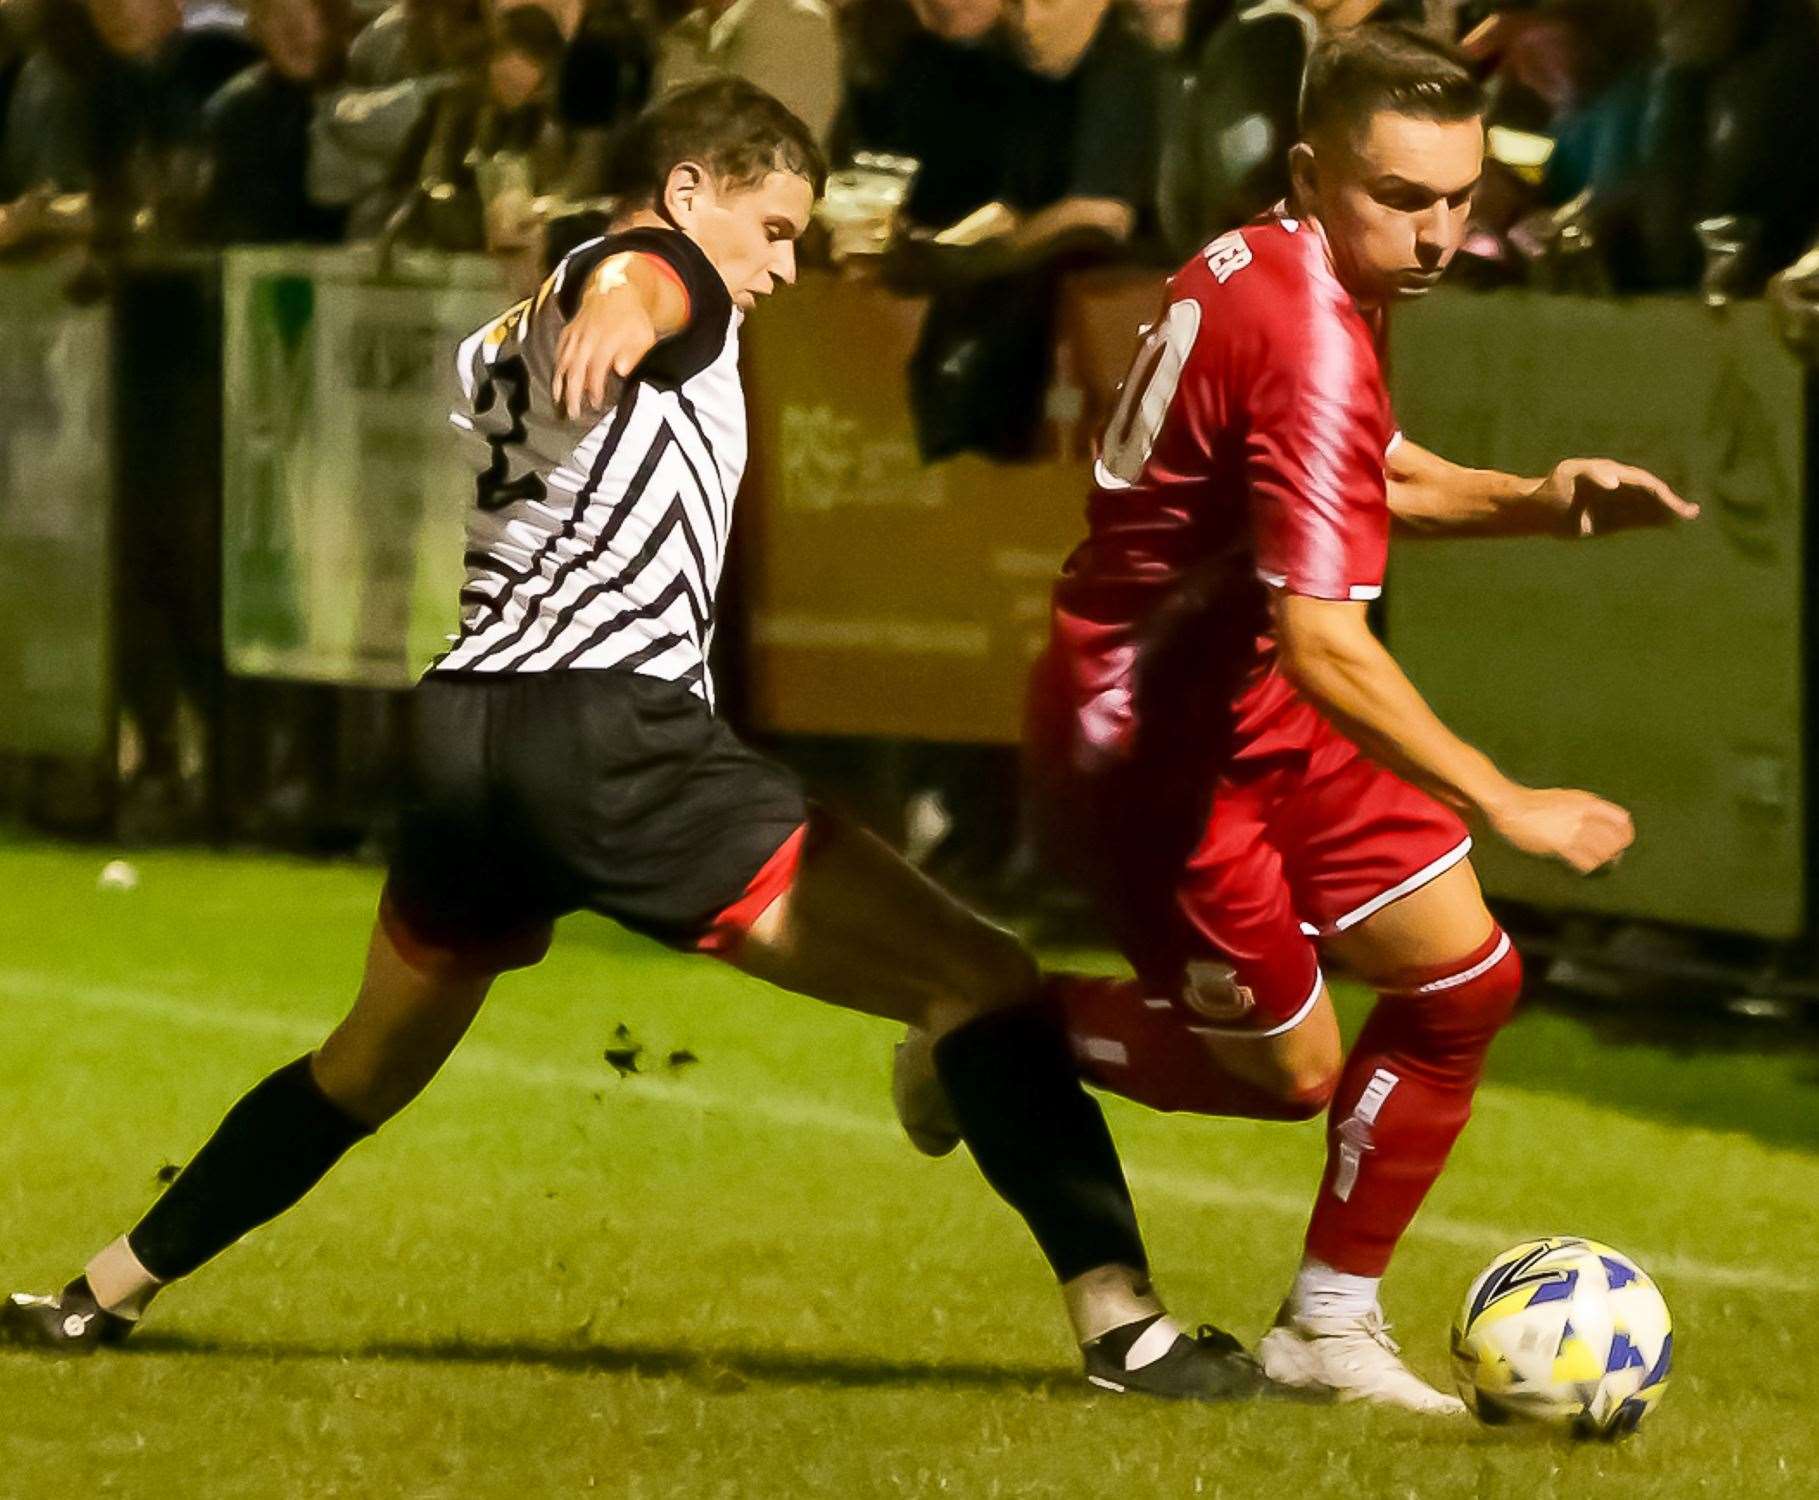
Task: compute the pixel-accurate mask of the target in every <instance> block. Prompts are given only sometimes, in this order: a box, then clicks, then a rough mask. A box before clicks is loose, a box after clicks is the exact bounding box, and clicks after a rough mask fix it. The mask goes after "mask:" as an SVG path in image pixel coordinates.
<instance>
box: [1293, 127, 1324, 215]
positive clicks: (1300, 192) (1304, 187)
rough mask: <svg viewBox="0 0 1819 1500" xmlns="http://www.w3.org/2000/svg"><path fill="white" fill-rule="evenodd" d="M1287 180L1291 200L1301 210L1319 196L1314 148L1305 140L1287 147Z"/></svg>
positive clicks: (1318, 170) (1317, 163) (1318, 176)
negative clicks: (1291, 191)
mask: <svg viewBox="0 0 1819 1500" xmlns="http://www.w3.org/2000/svg"><path fill="white" fill-rule="evenodd" d="M1288 180H1289V183H1290V186H1291V187H1292V189H1293V197H1292V199H1291V201H1292V202H1293V203H1294V204H1295V205H1296V206H1297V207H1299V208H1301V209H1302V210H1303V211H1305V210H1306V209H1308V208H1310V207H1312V206H1313V204H1314V202H1315V200H1316V199H1317V198H1318V197H1319V187H1320V166H1319V160H1318V158H1317V157H1316V156H1315V155H1314V148H1313V147H1312V146H1310V145H1309V144H1308V143H1307V142H1306V141H1296V142H1295V144H1294V145H1292V146H1290V147H1289V148H1288Z"/></svg>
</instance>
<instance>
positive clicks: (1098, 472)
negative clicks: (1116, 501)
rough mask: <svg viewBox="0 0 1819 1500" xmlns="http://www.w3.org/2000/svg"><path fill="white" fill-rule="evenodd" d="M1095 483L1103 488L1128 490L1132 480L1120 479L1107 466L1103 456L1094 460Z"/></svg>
mask: <svg viewBox="0 0 1819 1500" xmlns="http://www.w3.org/2000/svg"><path fill="white" fill-rule="evenodd" d="M1093 483H1094V484H1096V485H1098V486H1099V488H1100V489H1102V490H1128V489H1129V488H1130V487H1131V482H1130V480H1128V479H1120V478H1119V477H1118V476H1117V475H1116V474H1114V473H1113V472H1112V471H1111V470H1110V469H1108V468H1106V466H1105V460H1104V459H1102V458H1095V459H1094V460H1093Z"/></svg>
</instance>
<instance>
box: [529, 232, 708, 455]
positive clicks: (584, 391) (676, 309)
mask: <svg viewBox="0 0 1819 1500" xmlns="http://www.w3.org/2000/svg"><path fill="white" fill-rule="evenodd" d="M555 295H556V294H555V293H554V292H552V290H551V289H550V287H549V286H546V287H545V289H544V291H542V292H540V293H538V297H539V299H542V298H544V297H546V296H547V297H553V296H555ZM688 320H689V296H688V293H687V291H686V290H684V288H683V284H682V280H681V278H680V277H679V276H677V274H676V273H675V271H674V270H672V269H671V267H670V266H669V265H668V263H667V262H665V261H662V260H659V259H658V258H657V257H656V256H653V255H649V254H646V253H644V252H643V251H637V250H625V251H621V252H619V253H618V254H616V255H609V256H608V257H607V258H606V259H605V260H603V261H601V262H600V263H599V264H598V265H597V266H594V267H593V268H592V269H591V270H589V271H588V272H587V274H586V278H585V281H584V284H583V286H582V289H581V292H580V295H579V297H578V298H577V299H576V300H575V310H574V313H573V314H572V315H571V316H570V317H569V318H568V319H567V321H566V322H564V324H563V325H562V332H561V333H560V334H559V335H558V336H557V339H556V360H555V369H554V372H553V373H552V375H551V378H550V396H551V398H552V399H553V400H554V402H555V404H556V408H557V410H558V411H560V412H562V413H563V414H564V415H565V416H567V417H568V418H569V420H570V421H574V420H575V419H577V418H579V417H580V416H581V414H582V413H583V412H586V411H594V412H597V411H601V410H604V409H605V407H606V406H607V405H608V397H609V395H611V394H612V393H613V391H614V390H615V389H616V386H617V384H618V383H619V382H621V381H624V380H625V379H627V378H628V377H629V376H630V375H631V373H632V371H634V370H635V369H637V368H638V365H639V363H640V362H641V361H642V360H643V359H644V357H645V355H647V354H649V353H650V352H651V350H652V349H654V348H655V347H656V346H657V345H658V344H659V343H661V342H662V341H663V340H664V339H666V338H670V337H672V336H673V335H675V334H677V333H680V332H681V331H682V330H683V329H684V328H685V327H687V326H688Z"/></svg>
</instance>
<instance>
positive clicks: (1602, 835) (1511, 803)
mask: <svg viewBox="0 0 1819 1500" xmlns="http://www.w3.org/2000/svg"><path fill="white" fill-rule="evenodd" d="M1231 274H1232V276H1233V278H1234V281H1233V284H1234V285H1236V284H1237V280H1238V279H1239V278H1242V277H1243V275H1244V272H1243V271H1242V270H1235V271H1233V272H1232V273H1231ZM1286 290H1287V292H1288V293H1289V295H1288V296H1286V297H1283V298H1281V299H1278V300H1279V303H1280V304H1281V305H1280V306H1277V305H1272V306H1271V307H1270V308H1269V309H1268V316H1270V317H1271V318H1275V319H1279V318H1281V317H1282V316H1283V315H1284V313H1286V314H1288V315H1290V316H1292V317H1294V319H1295V321H1294V322H1292V323H1290V324H1287V325H1283V324H1280V323H1278V324H1276V325H1274V326H1273V331H1274V332H1275V333H1276V337H1274V338H1272V339H1269V340H1266V341H1262V344H1261V349H1260V353H1259V356H1258V363H1257V364H1256V365H1254V366H1253V367H1252V368H1251V370H1250V371H1249V372H1248V375H1249V378H1248V380H1247V383H1246V391H1247V396H1246V400H1247V411H1248V416H1249V423H1248V428H1247V431H1246V434H1245V477H1246V481H1247V487H1248V489H1249V492H1250V509H1251V521H1252V538H1253V542H1254V544H1255V547H1256V563H1257V570H1258V572H1259V574H1260V575H1261V576H1262V577H1263V579H1264V581H1265V582H1266V583H1267V584H1268V585H1269V590H1270V608H1271V612H1272V615H1273V620H1274V624H1275V635H1276V644H1277V651H1278V661H1279V664H1280V667H1281V670H1282V671H1283V673H1284V674H1285V675H1286V676H1287V677H1288V679H1289V680H1290V681H1291V682H1292V683H1294V685H1295V686H1296V687H1297V688H1298V689H1299V690H1300V692H1301V693H1302V695H1303V696H1304V697H1306V698H1308V699H1309V700H1310V701H1312V702H1313V703H1314V705H1315V706H1316V707H1318V708H1319V709H1321V710H1322V711H1323V712H1324V713H1325V714H1326V715H1327V717H1328V718H1330V719H1331V720H1332V721H1333V722H1334V723H1335V724H1337V725H1338V726H1339V727H1340V729H1342V730H1343V731H1344V732H1345V733H1346V734H1347V735H1348V736H1349V737H1350V738H1351V739H1352V740H1353V742H1354V743H1356V744H1357V745H1358V747H1359V748H1360V749H1361V750H1363V751H1364V752H1365V753H1366V754H1367V755H1369V756H1370V757H1371V758H1372V759H1373V760H1376V761H1378V762H1379V763H1381V764H1383V765H1386V766H1388V767H1389V768H1390V769H1391V770H1392V771H1395V772H1396V773H1397V774H1398V775H1400V776H1402V777H1404V778H1405V779H1406V780H1409V781H1412V782H1414V783H1415V784H1416V785H1417V786H1420V787H1422V788H1424V789H1425V790H1427V791H1429V792H1430V793H1432V794H1433V795H1434V796H1436V797H1439V798H1440V799H1441V800H1443V801H1445V802H1448V803H1450V804H1452V805H1453V806H1454V807H1456V808H1458V809H1460V810H1461V811H1463V812H1475V813H1477V814H1479V815H1481V816H1482V817H1483V818H1484V819H1485V821H1487V822H1488V823H1489V824H1490V826H1491V827H1492V828H1493V829H1494V830H1495V831H1496V832H1497V833H1498V834H1500V835H1501V836H1502V837H1503V838H1505V839H1507V840H1508V841H1509V842H1510V843H1512V844H1514V845H1515V846H1516V847H1517V848H1518V849H1521V850H1523V851H1524V852H1525V853H1528V854H1536V855H1542V856H1551V857H1553V858H1556V859H1559V860H1562V861H1563V862H1565V863H1566V864H1568V865H1570V866H1572V868H1573V869H1575V870H1578V871H1579V872H1581V873H1582V874H1589V873H1590V872H1591V871H1593V870H1595V869H1598V868H1599V867H1600V866H1602V865H1606V864H1609V863H1610V861H1612V860H1613V859H1615V858H1616V857H1617V856H1618V855H1619V854H1621V853H1622V852H1623V850H1624V849H1625V848H1626V847H1628V845H1629V843H1630V841H1631V839H1632V838H1633V837H1634V830H1633V829H1632V827H1631V825H1630V818H1629V814H1628V813H1626V812H1625V811H1624V810H1623V809H1622V808H1620V807H1617V806H1615V805H1614V804H1612V803H1609V802H1606V801H1604V800H1603V799H1602V798H1600V797H1595V796H1593V795H1592V794H1591V793H1590V792H1580V791H1569V790H1564V789H1558V788H1548V789H1539V790H1538V789H1536V788H1532V787H1525V786H1520V785H1518V784H1517V783H1516V782H1514V781H1512V780H1510V779H1509V778H1508V777H1507V776H1505V775H1504V774H1503V773H1502V772H1501V771H1499V770H1498V769H1497V767H1496V766H1495V765H1494V764H1493V763H1492V761H1491V760H1490V758H1489V757H1488V756H1486V755H1484V754H1483V753H1482V752H1480V751H1478V750H1475V749H1474V748H1472V746H1470V745H1468V744H1466V743H1465V741H1463V740H1462V739H1460V738H1459V737H1458V736H1457V735H1455V734H1454V733H1453V732H1452V731H1451V730H1450V729H1448V728H1447V727H1446V725H1445V724H1443V723H1442V722H1441V721H1440V717H1439V715H1437V714H1436V713H1435V712H1434V711H1433V709H1432V708H1430V707H1429V706H1428V704H1427V702H1426V700H1424V699H1423V698H1422V696H1421V694H1420V693H1419V692H1417V691H1416V689H1415V686H1414V684H1413V683H1411V682H1410V681H1409V680H1408V678H1407V677H1406V676H1405V675H1404V674H1403V671H1402V669H1401V668H1400V667H1399V666H1398V665H1397V664H1396V661H1395V658H1394V657H1392V656H1391V655H1390V654H1389V652H1388V651H1387V650H1385V649H1384V647H1383V644H1382V642H1380V641H1379V640H1378V639H1377V638H1376V636H1375V635H1373V634H1372V633H1371V629H1370V625H1369V623H1368V622H1367V620H1366V617H1365V610H1366V607H1367V603H1368V601H1369V600H1371V599H1373V598H1375V597H1376V596H1377V595H1378V594H1379V593H1380V592H1381V586H1382V582H1383V570H1384V564H1385V561H1386V557H1387V553H1388V545H1389V531H1390V519H1391V507H1390V503H1389V496H1388V494H1387V489H1386V476H1385V472H1384V456H1385V450H1386V448H1389V447H1393V446H1394V443H1393V440H1392V430H1393V422H1392V420H1391V418H1390V416H1389V411H1388V401H1387V397H1386V396H1385V395H1384V392H1383V385H1382V376H1381V373H1380V370H1379V366H1378V361H1377V355H1376V351H1375V349H1374V348H1373V347H1372V345H1371V343H1370V342H1369V340H1368V338H1367V336H1366V335H1365V333H1364V331H1363V326H1362V324H1359V323H1357V322H1356V321H1355V320H1353V319H1351V318H1349V317H1347V316H1346V315H1345V310H1344V308H1343V307H1342V306H1337V305H1336V304H1335V303H1334V302H1333V301H1332V300H1331V299H1328V298H1312V299H1310V300H1309V301H1308V302H1307V303H1305V304H1301V305H1298V304H1297V301H1296V296H1295V294H1296V293H1297V292H1299V291H1301V290H1302V288H1301V287H1300V286H1298V285H1293V284H1291V285H1290V286H1288V287H1287V288H1286Z"/></svg>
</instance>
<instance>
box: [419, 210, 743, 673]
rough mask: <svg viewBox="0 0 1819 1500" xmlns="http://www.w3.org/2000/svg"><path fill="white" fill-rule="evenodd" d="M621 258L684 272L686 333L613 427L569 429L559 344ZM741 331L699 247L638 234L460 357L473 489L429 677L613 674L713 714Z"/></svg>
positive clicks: (660, 350)
mask: <svg viewBox="0 0 1819 1500" xmlns="http://www.w3.org/2000/svg"><path fill="white" fill-rule="evenodd" d="M625 250H636V251H640V252H644V253H648V254H652V255H655V256H658V257H660V258H661V259H662V260H663V261H664V262H665V263H666V264H667V265H668V266H670V267H671V268H672V269H674V271H675V272H676V274H677V276H678V277H679V278H680V279H681V281H682V285H683V287H684V289H685V290H686V292H687V293H688V301H689V318H688V323H687V326H686V327H685V328H684V329H683V330H682V332H680V333H678V334H676V335H674V336H673V337H671V338H668V339H665V340H664V341H663V342H662V343H660V344H658V345H657V347H656V348H654V349H653V350H651V352H650V353H649V354H648V355H646V356H645V358H644V360H643V362H642V363H641V364H640V365H639V366H638V368H637V370H636V371H635V372H634V373H633V375H632V377H631V379H629V380H628V381H626V382H625V385H624V388H623V389H622V390H621V391H620V393H619V396H618V399H617V400H616V401H615V402H614V403H613V404H612V406H611V408H610V410H608V411H607V413H606V415H605V416H604V417H602V418H601V419H600V420H599V421H597V422H596V421H592V420H591V419H589V418H583V419H582V420H581V421H579V422H571V421H569V420H568V419H567V418H566V417H565V416H563V415H562V414H561V413H560V412H559V411H557V410H556V408H555V404H554V403H553V401H552V400H551V398H550V378H551V375H552V373H553V371H554V366H555V350H556V341H557V339H558V337H559V336H560V334H561V331H562V326H563V324H564V323H565V322H566V321H567V319H568V318H570V317H572V316H573V314H574V311H575V308H576V305H577V304H578V302H579V299H580V296H581V292H582V290H583V288H584V286H585V284H586V282H587V278H588V276H589V275H590V274H591V273H592V271H593V270H594V268H595V267H596V266H598V265H599V264H600V262H601V261H602V260H604V259H605V258H606V257H608V256H610V255H614V254H617V253H619V252H621V251H625ZM739 322H740V314H739V313H738V311H737V310H736V309H735V308H734V307H733V304H732V299H731V297H730V296H729V295H728V294H727V290H726V286H725V283H724V282H722V280H721V279H720V276H719V273H718V272H716V271H715V270H714V267H713V265H712V263H711V262H710V261H709V260H708V259H707V257H706V255H704V254H703V253H702V251H701V249H700V248H699V247H698V246H697V245H696V244H695V243H694V241H692V240H691V239H689V238H688V237H687V236H686V235H684V234H681V233H679V232H677V231H674V230H669V229H632V230H626V231H623V232H621V233H617V234H611V235H608V236H606V237H604V238H602V239H597V240H592V241H590V242H588V243H587V244H584V245H581V246H578V247H577V248H576V249H575V250H574V251H572V252H571V253H570V254H569V255H568V256H567V257H566V258H565V259H564V260H563V262H562V264H561V265H560V266H558V267H557V268H556V271H555V273H554V274H553V275H552V276H551V277H550V278H549V280H548V281H546V282H545V283H544V285H543V287H542V288H541V289H540V290H539V291H538V293H537V294H536V296H534V297H531V298H528V299H526V300H525V301H523V302H520V303H519V304H518V305H517V306H515V307H513V308H511V309H509V310H508V311H507V312H506V313H504V314H503V315H502V316H501V317H500V318H498V319H497V320H496V321H494V322H492V323H490V324H488V325H487V326H486V327H484V328H482V329H480V330H478V331H477V332H475V333H474V334H473V335H471V336H470V337H469V338H468V339H466V340H465V341H464V342H463V343H462V345H461V349H460V353H459V355H458V356H457V358H458V360H459V367H460V375H461V386H462V390H463V392H464V393H465V394H466V397H467V403H468V409H467V410H466V411H457V412H455V413H454V414H453V415H452V417H451V420H452V421H453V422H454V424H455V425H456V426H457V427H459V428H461V429H463V430H464V431H466V432H467V433H469V434H471V435H472V438H473V442H474V447H475V455H476V460H477V467H478V468H479V470H480V473H479V478H478V481H477V496H476V504H475V507H474V509H473V512H472V517H471V519H470V520H469V522H468V528H467V557H466V562H467V579H466V582H465V583H464V585H463V586H462V589H461V632H460V634H459V635H458V636H457V637H455V638H454V642H453V644H452V645H451V646H450V648H449V649H448V650H447V651H446V652H444V653H443V654H442V655H441V656H440V657H438V658H437V660H436V661H435V662H434V663H433V664H432V666H431V668H430V670H431V671H432V672H553V671H560V670H563V669H566V668H570V667H576V668H600V667H612V668H617V669H619V670H622V671H630V672H639V673H642V674H644V675H645V676H649V677H658V678H662V679H664V680H665V681H669V682H680V683H683V684H685V685H686V686H687V687H688V688H689V689H690V691H692V692H693V693H695V694H696V695H697V696H698V697H700V698H702V699H704V700H706V701H707V702H708V703H709V704H711V703H712V702H713V684H712V682H711V680H710V678H709V676H708V669H707V653H708V647H709V645H710V643H711V641H712V638H713V629H714V593H715V590H716V589H717V587H718V586H719V582H720V570H721V566H722V564H723V562H724V560H725V557H726V539H727V531H728V528H729V527H730V526H731V525H732V519H733V497H734V495H735V494H736V493H737V492H738V488H739V481H740V478H741V476H742V475H743V473H744V470H745V457H746V418H745V396H744V392H743V390H742V389H741V387H740V384H739V364H738V361H739V338H738V330H739Z"/></svg>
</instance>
